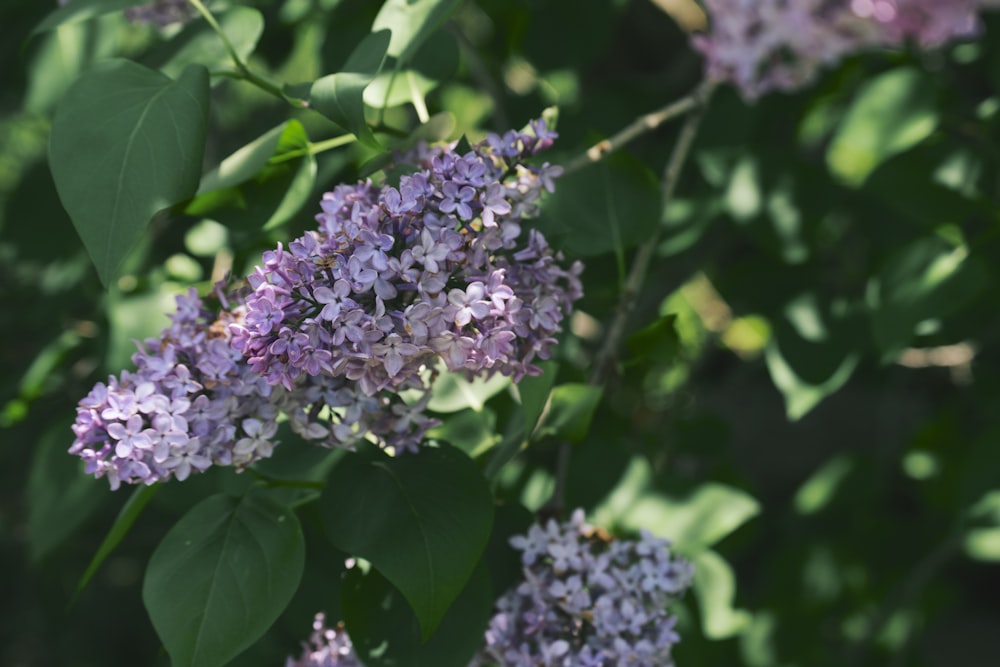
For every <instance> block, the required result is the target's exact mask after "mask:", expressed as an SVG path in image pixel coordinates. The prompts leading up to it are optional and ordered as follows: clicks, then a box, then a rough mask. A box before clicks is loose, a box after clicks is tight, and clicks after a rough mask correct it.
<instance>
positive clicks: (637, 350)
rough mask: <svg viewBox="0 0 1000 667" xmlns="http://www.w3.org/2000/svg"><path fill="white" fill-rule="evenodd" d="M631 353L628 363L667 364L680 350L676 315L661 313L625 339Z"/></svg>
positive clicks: (673, 359)
mask: <svg viewBox="0 0 1000 667" xmlns="http://www.w3.org/2000/svg"><path fill="white" fill-rule="evenodd" d="M625 342H626V345H627V346H628V351H629V352H630V353H631V354H632V358H631V359H630V360H629V362H630V363H640V364H669V363H672V362H673V361H675V360H676V358H677V353H678V352H679V351H680V346H681V342H680V338H679V337H678V335H677V315H676V314H674V313H671V314H669V315H663V316H662V317H660V318H658V319H657V320H656V321H655V322H653V323H652V324H648V325H646V326H645V327H643V328H642V329H639V330H638V331H636V332H635V333H634V334H632V335H631V336H629V337H628V340H626V341H625Z"/></svg>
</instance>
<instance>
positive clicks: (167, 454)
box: [69, 285, 437, 489]
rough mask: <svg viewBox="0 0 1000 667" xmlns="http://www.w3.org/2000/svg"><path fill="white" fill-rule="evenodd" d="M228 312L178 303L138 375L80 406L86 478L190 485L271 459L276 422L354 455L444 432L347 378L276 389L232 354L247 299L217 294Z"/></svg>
mask: <svg viewBox="0 0 1000 667" xmlns="http://www.w3.org/2000/svg"><path fill="white" fill-rule="evenodd" d="M216 295H217V296H218V297H219V300H220V302H221V304H220V305H221V309H212V308H209V307H208V306H207V305H206V304H205V302H204V301H203V300H202V299H200V298H199V297H198V296H197V294H196V292H195V291H194V290H191V291H190V292H188V293H187V294H185V295H181V296H178V297H177V306H178V308H177V312H176V313H175V314H174V315H172V316H171V324H170V326H168V327H167V328H166V329H164V330H163V331H162V332H161V333H160V335H159V337H157V338H150V339H147V340H146V341H145V343H144V344H142V345H140V347H139V351H138V352H137V353H136V354H135V355H133V357H132V360H133V362H134V363H135V365H136V368H137V370H136V371H135V372H128V371H124V372H122V374H121V375H120V376H119V377H113V376H112V377H110V378H108V382H107V383H106V384H105V383H98V384H97V385H95V386H94V388H93V389H92V390H91V392H90V393H89V394H88V395H87V397H86V398H84V399H83V400H82V401H80V403H79V405H78V407H77V417H76V422H75V424H74V425H73V432H74V433H75V435H76V438H75V440H74V442H73V445H72V446H71V447H70V450H69V451H70V453H71V454H76V455H77V456H80V457H81V458H82V459H83V460H84V461H86V464H87V465H86V470H87V472H88V473H92V474H94V475H95V476H97V477H107V478H108V481H109V482H110V484H111V488H112V489H117V488H118V487H119V485H120V484H121V483H122V482H125V483H127V484H135V483H140V482H141V483H144V484H153V483H155V482H159V481H166V480H168V479H171V478H176V479H179V480H184V479H186V478H187V477H188V476H189V475H190V474H192V473H195V472H204V471H205V470H206V469H207V468H208V467H209V466H211V465H224V466H228V465H232V466H236V467H237V468H238V469H243V468H245V467H246V466H248V465H250V464H251V463H253V462H254V461H257V460H259V459H261V458H266V457H269V456H270V455H271V453H272V450H273V449H274V446H275V445H276V444H277V441H276V439H275V435H276V432H277V428H278V423H277V418H278V415H279V414H283V415H285V416H286V417H287V419H288V422H289V424H290V425H291V428H292V430H293V431H295V432H296V433H298V434H299V435H301V436H302V437H303V438H305V439H306V440H311V441H314V442H317V443H319V444H323V445H326V446H341V447H353V446H354V444H355V443H357V442H358V441H360V440H361V439H363V438H369V439H373V440H374V441H375V442H376V443H377V444H379V445H380V446H382V447H394V448H396V449H397V450H400V451H402V450H406V449H411V450H412V449H415V448H416V446H417V443H419V442H420V441H421V439H422V438H423V435H424V433H425V432H426V431H427V429H428V428H430V427H432V426H434V425H435V424H436V423H437V422H436V421H435V420H433V419H431V418H430V417H428V416H427V415H426V414H424V409H425V407H426V404H427V401H428V400H429V394H428V393H427V392H426V391H425V392H424V393H423V394H422V395H419V394H418V395H417V396H416V397H415V398H414V399H413V400H412V402H410V403H407V402H405V401H404V400H403V399H402V398H401V397H400V396H399V395H398V394H390V393H388V392H382V393H380V394H378V395H375V396H369V395H367V394H364V393H362V392H361V391H360V390H359V388H358V386H357V385H356V384H354V383H352V382H350V381H348V380H346V379H345V378H334V377H319V378H303V379H302V380H301V381H299V382H297V383H296V384H295V385H294V386H293V387H292V388H291V389H287V388H285V387H272V386H270V385H269V384H268V383H267V382H265V381H264V379H263V378H262V377H261V376H260V375H259V374H257V373H256V372H255V371H254V370H253V369H251V368H250V366H249V365H247V363H246V360H245V359H243V356H242V355H241V354H240V353H239V351H238V350H236V349H235V348H234V347H233V345H232V335H231V332H230V329H231V328H232V327H233V326H236V325H238V324H239V323H240V322H241V321H242V319H243V315H244V312H245V308H244V306H243V305H242V298H241V296H240V294H239V293H238V292H235V291H231V292H229V293H224V292H223V290H222V287H221V285H220V286H217V287H216Z"/></svg>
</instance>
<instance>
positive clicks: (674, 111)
mask: <svg viewBox="0 0 1000 667" xmlns="http://www.w3.org/2000/svg"><path fill="white" fill-rule="evenodd" d="M714 89H715V84H714V83H713V82H711V81H708V82H705V83H703V84H702V85H701V86H700V87H699V88H698V89H697V90H696V91H695V92H694V93H692V94H691V95H690V96H688V97H686V98H684V99H683V100H681V101H680V102H675V103H674V104H671V105H669V106H666V107H664V108H663V109H662V110H660V111H658V112H654V113H652V114H648V115H646V116H643V117H642V118H640V119H638V120H637V121H636V122H634V123H632V124H631V125H629V126H628V127H626V128H625V129H624V130H622V131H621V132H619V133H618V134H616V135H615V136H614V137H612V138H611V139H609V140H607V142H606V143H607V144H608V145H607V147H603V148H602V145H603V144H604V143H605V142H602V143H601V144H597V145H596V146H594V147H593V148H591V149H590V150H588V151H587V154H586V155H583V156H581V158H579V159H577V160H574V161H573V162H572V163H570V165H573V164H577V163H581V161H582V164H583V165H586V164H590V162H596V161H597V160H599V159H601V157H603V156H604V155H607V154H608V153H609V152H611V151H612V150H615V149H617V148H618V147H620V146H621V145H622V144H624V143H626V142H628V141H630V140H631V139H634V138H635V137H637V136H639V135H640V134H642V133H643V132H646V131H648V130H651V129H653V128H654V127H656V126H657V125H659V124H661V123H664V122H666V120H668V119H669V118H672V117H674V116H677V115H680V114H682V113H686V112H688V111H692V112H693V113H691V115H690V116H688V119H687V122H685V123H684V127H682V128H681V133H680V136H679V137H678V138H677V143H676V144H675V145H674V150H673V152H672V153H671V154H670V159H669V160H668V161H667V166H666V168H665V169H664V170H663V179H662V181H661V186H660V189H661V193H662V195H661V196H662V201H663V203H662V208H661V210H666V207H667V205H668V204H669V203H670V201H671V200H672V199H673V197H674V192H675V191H676V189H677V182H678V181H679V180H680V175H681V170H682V169H683V167H684V163H685V162H686V161H687V157H688V154H690V152H691V146H692V145H694V139H695V137H696V136H697V134H698V127H699V126H700V125H701V119H702V117H703V116H704V112H705V109H706V107H707V106H708V101H709V99H710V98H711V96H712V91H713V90H714ZM650 118H652V119H653V120H652V122H654V123H655V125H652V126H650V122H651V121H650V120H649V119H650ZM643 128H646V129H643ZM592 153H594V154H595V155H596V157H594V158H593V159H591V158H590V155H591V154H592ZM570 165H568V166H567V167H566V170H567V171H569V170H570ZM660 229H661V227H657V230H656V231H655V232H654V233H653V234H652V235H651V236H650V237H649V239H647V240H646V242H645V243H643V244H642V245H641V246H639V249H638V250H637V251H636V254H635V257H634V258H633V259H632V270H631V271H629V274H628V277H627V278H626V280H625V286H624V288H623V289H622V294H621V300H620V301H619V304H618V310H617V311H616V312H615V317H614V319H613V320H612V322H611V325H610V326H609V328H608V334H607V336H605V338H604V344H603V345H602V346H601V348H600V350H598V352H597V355H596V356H595V357H594V363H593V370H592V371H591V374H590V377H589V378H588V382H589V384H591V385H594V386H603V385H604V384H605V383H606V382H607V380H608V378H609V377H610V375H611V370H612V368H613V367H614V362H615V359H616V357H617V354H618V347H619V345H621V341H622V338H623V337H624V335H625V326H626V324H627V323H628V317H629V315H630V314H631V313H632V308H633V307H634V306H635V301H636V299H637V297H638V296H639V292H640V291H641V290H642V285H643V283H644V282H645V281H646V274H647V273H648V272H649V266H650V263H651V262H652V259H653V254H654V253H655V252H656V248H657V246H658V245H659V241H660ZM571 450H572V445H571V444H570V443H568V442H562V443H561V444H560V445H559V454H558V456H559V458H558V464H557V468H556V476H555V490H554V491H553V493H552V499H551V500H550V501H549V503H548V509H549V510H551V511H553V512H555V513H557V514H558V513H561V511H562V510H563V509H564V507H565V505H566V480H567V478H568V476H569V459H570V453H571Z"/></svg>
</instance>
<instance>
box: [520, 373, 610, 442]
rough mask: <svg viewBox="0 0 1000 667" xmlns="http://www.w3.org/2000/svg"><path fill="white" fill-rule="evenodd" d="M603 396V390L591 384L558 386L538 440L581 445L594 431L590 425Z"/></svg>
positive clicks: (543, 419) (538, 431) (537, 432)
mask: <svg viewBox="0 0 1000 667" xmlns="http://www.w3.org/2000/svg"><path fill="white" fill-rule="evenodd" d="M603 394H604V391H603V389H602V388H601V387H596V386H594V385H589V384H582V383H567V384H561V385H559V386H558V387H555V388H554V389H553V390H552V394H551V395H550V396H549V403H548V406H547V408H546V410H545V413H544V414H543V415H542V418H541V420H540V421H539V423H538V429H537V431H536V434H535V435H536V437H548V436H552V437H555V438H558V439H560V440H568V441H569V442H580V441H581V440H583V439H584V438H585V437H587V433H588V432H589V431H590V422H591V421H592V420H593V419H594V413H595V412H596V411H597V406H598V405H599V404H600V402H601V396H603Z"/></svg>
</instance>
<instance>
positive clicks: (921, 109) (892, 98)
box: [826, 67, 938, 185]
mask: <svg viewBox="0 0 1000 667" xmlns="http://www.w3.org/2000/svg"><path fill="white" fill-rule="evenodd" d="M934 102H935V100H934V88H933V85H932V80H931V79H929V78H928V77H927V75H926V74H924V73H923V72H921V71H919V70H917V69H913V68H909V67H900V68H897V69H893V70H890V71H888V72H886V73H885V74H881V75H879V76H877V77H875V78H873V79H871V80H870V81H868V82H867V83H865V85H864V86H863V88H862V89H861V90H860V91H859V92H858V95H857V97H856V98H855V100H854V103H853V104H852V105H851V107H850V109H849V110H848V112H847V115H846V116H845V117H844V120H843V122H842V123H841V124H840V127H839V128H838V130H837V132H836V134H835V135H834V137H833V141H832V142H831V143H830V147H829V149H828V150H827V154H826V161H827V164H828V165H829V167H830V170H831V171H832V172H833V173H834V174H835V175H837V176H839V177H840V178H841V179H843V180H844V181H845V182H847V183H849V184H851V185H860V184H861V183H863V182H864V181H865V179H866V178H867V177H868V175H869V174H870V173H871V172H872V170H873V169H875V167H877V166H878V165H879V164H880V163H881V162H883V161H884V160H885V159H887V158H888V157H890V156H892V155H895V154H896V153H900V152H902V151H905V150H906V149H908V148H910V147H911V146H914V145H915V144H917V143H919V142H921V141H923V140H924V139H926V138H927V137H928V136H930V134H931V133H932V132H933V131H934V128H935V127H936V126H937V122H938V117H937V112H936V110H935V108H934V106H935V104H934Z"/></svg>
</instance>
